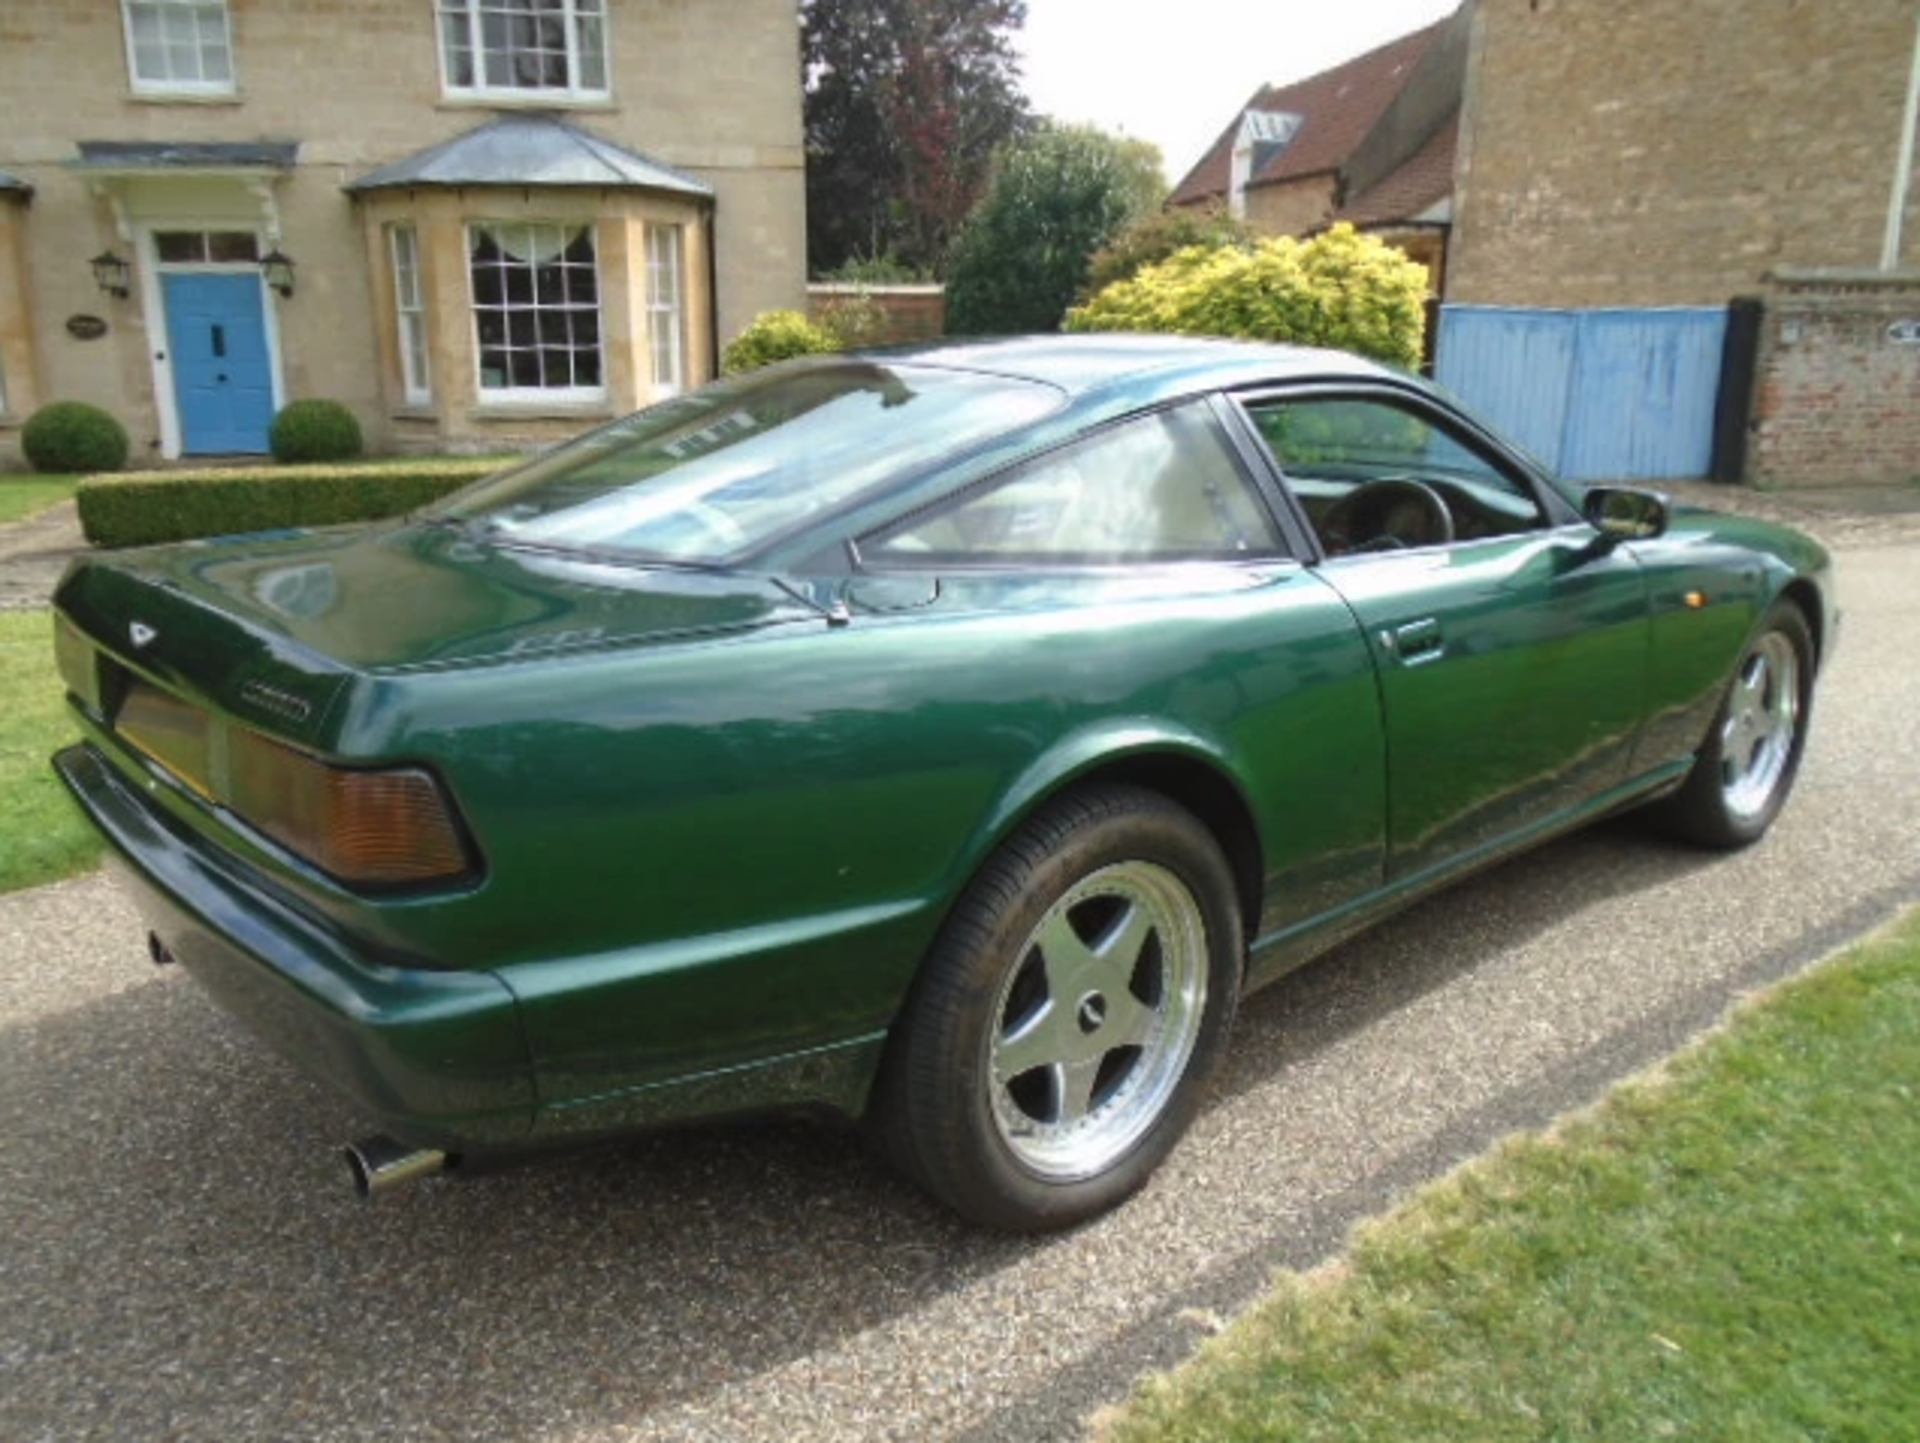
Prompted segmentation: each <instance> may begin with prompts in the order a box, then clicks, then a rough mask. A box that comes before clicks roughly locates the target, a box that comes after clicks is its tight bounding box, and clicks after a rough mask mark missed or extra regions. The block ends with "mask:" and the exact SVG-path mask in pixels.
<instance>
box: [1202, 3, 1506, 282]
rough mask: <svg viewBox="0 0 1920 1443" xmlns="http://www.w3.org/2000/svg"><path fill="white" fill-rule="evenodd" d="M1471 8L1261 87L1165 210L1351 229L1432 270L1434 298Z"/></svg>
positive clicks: (1441, 277) (1260, 224)
mask: <svg viewBox="0 0 1920 1443" xmlns="http://www.w3.org/2000/svg"><path fill="white" fill-rule="evenodd" d="M1470 10H1471V7H1470V6H1463V7H1462V8H1461V9H1460V10H1459V11H1457V12H1456V13H1455V14H1454V15H1452V16H1450V17H1449V18H1447V19H1445V20H1442V21H1440V22H1438V23H1436V24H1433V25H1429V26H1427V27H1426V28H1425V29H1422V30H1417V31H1415V32H1414V33H1413V34H1411V35H1404V36H1402V37H1401V38H1400V39H1398V40H1395V41H1392V42H1390V43H1388V44H1386V45H1382V46H1380V47H1379V48H1377V49H1374V50H1370V51H1368V52H1367V53H1366V54H1364V55H1361V56H1357V57H1356V58H1354V59H1352V60H1349V61H1347V62H1346V63H1344V64H1342V65H1337V66H1335V67H1334V68H1333V69H1331V70H1326V71H1323V72H1321V73H1320V74H1318V75H1311V76H1308V77H1307V78H1306V79H1304V80H1300V81H1296V82H1295V83H1293V84H1291V85H1284V86H1263V87H1262V88H1261V89H1260V90H1258V91H1256V92H1255V93H1254V94H1253V95H1252V96H1251V97H1250V98H1249V99H1248V100H1247V102H1246V103H1245V104H1244V105H1242V106H1241V107H1240V108H1239V110H1238V111H1237V112H1236V113H1235V115H1234V117H1233V120H1232V121H1231V122H1230V123H1229V124H1228V126H1227V128H1226V129H1225V130H1224V131H1222V132H1221V134H1220V136H1219V138H1218V139H1217V140H1216V141H1215V142H1214V143H1213V145H1212V147H1211V148H1209V149H1208V151H1207V153H1206V154H1205V155H1203V156H1202V157H1201V158H1200V160H1199V161H1198V162H1197V163H1196V164H1195V165H1194V167H1193V169H1192V170H1190V171H1188V172H1187V174H1186V175H1185V176H1184V177H1183V178H1182V179H1181V180H1180V182H1179V183H1178V184H1177V185H1176V186H1175V187H1174V188H1173V192H1172V194H1171V196H1170V197H1169V198H1168V204H1169V205H1175V206H1195V207H1204V206H1214V207H1221V208H1224V209H1226V210H1228V211H1229V212H1230V213H1232V214H1233V215H1235V216H1237V217H1240V218H1241V219H1244V220H1245V221H1247V222H1248V223H1249V224H1250V225H1252V226H1253V228H1254V229H1255V230H1257V231H1260V232H1262V233H1263V234H1267V235H1293V236H1309V235H1312V234H1314V233H1315V232H1317V231H1321V230H1324V229H1326V228H1327V227H1328V226H1330V225H1333V224H1334V223H1336V222H1338V221H1349V222H1351V223H1352V224H1353V225H1354V226H1355V227H1357V228H1358V229H1360V230H1364V231H1369V232H1372V233H1374V234H1376V235H1379V236H1380V237H1381V239H1383V240H1385V241H1387V242H1388V243H1390V244H1392V245H1396V246H1398V247H1399V248H1400V249H1401V250H1403V251H1405V252H1406V253H1407V254H1408V255H1410V256H1411V257H1413V259H1415V260H1417V261H1420V262H1421V263H1422V264H1423V265H1425V266H1426V267H1427V269H1428V272H1429V273H1430V275H1431V276H1432V277H1433V288H1434V291H1435V293H1436V294H1439V293H1440V292H1441V291H1442V290H1443V289H1444V287H1445V284H1446V252H1447V237H1448V232H1449V229H1450V225H1451V222H1452V219H1453V201H1452V197H1453V163H1454V147H1455V142H1456V138H1457V136H1458V133H1459V118H1460V104H1461V95H1462V89H1463V82H1464V79H1465V67H1466V58H1467V48H1468V37H1469V27H1470V21H1471V15H1470Z"/></svg>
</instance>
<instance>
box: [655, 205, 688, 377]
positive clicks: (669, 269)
mask: <svg viewBox="0 0 1920 1443" xmlns="http://www.w3.org/2000/svg"><path fill="white" fill-rule="evenodd" d="M684 234H685V231H684V227H681V226H677V225H650V226H648V227H647V348H648V351H649V353H650V355H651V356H652V359H653V394H654V395H655V396H656V397H663V396H677V395H679V394H680V392H681V391H683V390H685V389H686V385H687V364H686V341H685V335H686V300H685V296H684V290H685V287H684V285H683V284H682V280H681V277H682V275H683V274H684V270H683V261H684V257H685V251H686V243H685V240H684Z"/></svg>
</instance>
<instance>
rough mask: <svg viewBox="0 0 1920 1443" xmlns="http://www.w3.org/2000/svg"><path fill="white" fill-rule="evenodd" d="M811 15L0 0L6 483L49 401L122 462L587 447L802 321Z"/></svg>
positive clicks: (434, 4) (346, 1)
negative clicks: (337, 438)
mask: <svg viewBox="0 0 1920 1443" xmlns="http://www.w3.org/2000/svg"><path fill="white" fill-rule="evenodd" d="M798 46H799V35H798V29H797V26H796V23H795V17H794V11H793V6H792V3H791V0H729V3H728V4H726V5H725V6H717V5H690V4H687V3H685V0H313V3H301V4H297V5H296V4H293V3H281V0H116V3H88V4H84V5H80V4H73V3H70V0H7V3H6V5H5V7H4V14H3V15H0V95H5V96H6V97H7V101H8V110H9V114H8V118H7V123H6V125H5V126H4V127H0V464H5V463H6V462H7V461H8V460H9V459H12V458H17V456H18V428H19V426H20V424H21V423H22V422H23V421H24V419H25V418H26V417H27V416H28V415H29V414H30V413H31V412H32V411H33V410H34V409H35V408H36V407H37V406H39V405H41V404H43V403H45V402H47V401H51V400H56V399H59V400H84V401H90V402H93V403H95V404H97V405H100V406H102V407H104V408H105V409H107V410H108V411H110V412H112V413H114V414H115V415H116V416H118V417H119V418H120V419H121V420H122V421H123V422H125V423H126V425H127V427H128V430H129V432H130V433H131V434H132V436H133V439H134V453H135V454H134V461H135V464H140V463H142V462H144V461H151V460H163V459H171V458H174V457H180V456H195V455H209V454H236V453H237V454H246V453H255V452H260V451H263V450H265V448H266V429H267V424H268V422H269V420H270V419H271V417H272V415H273V413H274V411H275V410H277V409H278V407H280V406H281V405H283V404H284V403H286V402H287V401H290V400H294V399H297V398H305V397H326V398H330V399H334V400H338V401H341V402H344V403H345V404H346V405H348V406H349V407H350V408H351V409H352V410H353V411H354V412H355V413H356V414H357V416H358V417H359V419H360V421H361V423H362V426H363V428H364V429H365V431H366V432H367V435H368V438H369V441H370V444H371V445H372V446H373V447H374V448H376V449H381V450H408V449H447V450H468V451H480V450H491V449H498V448H503V447H512V446H519V445H526V444H529V443H534V442H539V441H543V440H547V439H551V438H554V437H557V436H561V435H565V434H569V433H571V432H573V431H576V430H579V429H581V428H583V427H584V426H585V425H587V424H589V423H591V422H594V421H597V420H600V419H604V418H607V417H611V416H614V415H618V414H621V413H623V412H625V411H628V410H631V409H633V408H635V407H637V406H640V405H643V404H646V403H647V402H649V401H652V400H654V399H657V398H660V397H663V396H668V395H672V394H674V393H676V392H677V391H679V390H681V389H683V388H685V387H688V386H692V385H695V384H697V383H699V382H701V381H703V380H705V379H707V378H709V377H710V376H711V375H712V374H714V371H715V369H716V365H717V355H718V350H719V346H720V343H721V342H722V340H723V339H724V338H726V337H729V336H731V335H732V334H734V333H736V332H737V331H739V330H740V329H742V328H743V327H744V326H745V325H746V324H747V322H748V321H749V320H751V318H752V317H753V316H754V315H755V314H757V313H758V312H760V311H763V310H767V309H771V308H774V307H795V306H799V305H801V304H803V303H804V298H805V269H806V255H805V244H806V243H805V187H804V170H803V166H804V154H803V148H802V135H801V118H800V70H799V56H798Z"/></svg>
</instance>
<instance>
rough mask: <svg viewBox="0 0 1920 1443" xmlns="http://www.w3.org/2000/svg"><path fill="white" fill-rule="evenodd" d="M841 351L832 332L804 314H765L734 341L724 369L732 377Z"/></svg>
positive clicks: (724, 363) (727, 351) (795, 312)
mask: <svg viewBox="0 0 1920 1443" xmlns="http://www.w3.org/2000/svg"><path fill="white" fill-rule="evenodd" d="M839 349H840V346H839V343H838V342H837V341H836V340H835V339H834V337H833V334H832V332H830V331H828V330H827V329H826V328H825V327H824V326H817V325H815V324H814V323H813V322H812V321H810V320H808V319H807V318H806V317H805V316H803V315H801V314H800V312H798V311H763V312H761V313H760V314H759V315H757V316H755V317H754V318H753V323H752V324H751V325H749V326H748V327H747V328H746V329H745V330H744V331H742V332H741V333H740V334H739V335H737V336H735V337H734V338H733V342H732V344H731V345H729V346H728V347H727V349H726V353H725V354H724V355H722V356H721V358H720V369H721V370H722V371H723V372H725V373H726V374H727V375H729V376H731V375H733V374H734V373H735V372H738V371H752V370H757V369H758V368H759V367H761V366H770V365H772V364H773V363H774V362H775V361H785V360H790V359H792V358H793V357H794V356H818V355H821V354H823V353H825V352H827V351H837V350H839Z"/></svg>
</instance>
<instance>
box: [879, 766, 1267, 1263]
mask: <svg viewBox="0 0 1920 1443" xmlns="http://www.w3.org/2000/svg"><path fill="white" fill-rule="evenodd" d="M1241 950H1242V948H1241V936H1240V923H1239V909H1238V906H1237V905H1236V902H1235V893H1234V886H1233V878H1232V874H1231V873H1230V871H1229V870H1228V867H1227V864H1226V861H1225V859H1224V858H1223V857H1222V856H1221V853H1220V849H1219V847H1218V846H1216V845H1215V843H1214V841H1213V839H1212V837H1211V836H1210V835H1209V834H1208V832H1207V830H1206V828H1205V827H1203V826H1202V825H1201V824H1200V823H1199V822H1198V821H1197V820H1196V819H1195V818H1194V817H1193V816H1192V815H1191V814H1190V813H1188V812H1186V811H1185V810H1184V809H1182V808H1180V807H1178V806H1176V805H1174V804H1173V803H1172V802H1170V801H1168V800H1167V799H1165V798H1164V797H1162V796H1160V795H1158V794H1157V793H1153V792H1147V791H1141V790H1138V789H1135V788H1131V787H1101V788H1097V789H1091V790H1088V791H1084V792H1080V793H1076V794H1073V795H1071V796H1068V797H1066V798H1064V799H1062V800H1061V801H1059V802H1057V803H1055V804H1053V805H1051V806H1049V807H1048V808H1046V809H1045V810H1044V811H1042V812H1040V813H1039V814H1037V815H1036V816H1035V817H1034V818H1033V819H1032V820H1031V821H1030V822H1028V823H1027V825H1025V826H1024V827H1023V828H1022V829H1021V830H1020V831H1019V832H1018V833H1017V834H1016V835H1015V836H1014V837H1013V838H1012V839H1011V840H1009V841H1008V842H1007V843H1006V844H1005V845H1004V846H1003V847H1001V848H1000V850H999V851H997V852H996V853H995V854H994V855H993V857H991V858H990V859H989V860H988V862H987V863H986V865H985V866H984V867H983V868H982V869H981V871H980V874H979V875H978V876H977V877H976V878H975V879H974V881H973V884H972V885H971V886H970V887H969V888H968V890H967V892H966V894H965V896H964V897H963V898H962V899H961V901H960V903H959V905H958V906H957V908H956V909H955V912H954V915H953V916H952V917H951V918H950V919H949V921H948V923H947V926H946V927H945V929H944V930H943V932H942V934H941V938H940V940H939V942H938V943H937V944H936V946H935V948H934V951H933V953H932V955H931V956H930V957H929V958H928V960H927V964H926V968H925V970H924V972H923V974H922V976H921V977H920V979H919V981H918V983H917V984H916V987H915V990H914V993H913V995H912V997H911V999H910V1001H909V1003H908V1006H907V1009H906V1011H905V1013H904V1015H903V1017H902V1019H901V1021H900V1024H899V1026H898V1027H897V1029H896V1032H895V1036H894V1038H893V1044H892V1051H891V1054H890V1057H889V1062H888V1068H887V1074H886V1076H885V1077H884V1079H883V1083H882V1085H883V1088H884V1095H883V1096H882V1098H881V1099H880V1100H879V1103H878V1113H877V1121H878V1123H879V1126H880V1128H881V1130H882V1134H883V1140H884V1141H885V1143H886V1144H887V1146H888V1149H889V1151H890V1152H891V1153H892V1154H893V1156H894V1157H895V1159H896V1160H897V1161H898V1162H900V1163H901V1165H902V1166H903V1167H904V1168H905V1169H906V1170H907V1171H908V1172H909V1173H910V1174H911V1175H912V1176H913V1177H915V1178H916V1179H917V1180H918V1181H919V1182H920V1183H921V1184H922V1185H923V1186H925V1187H926V1188H927V1189H928V1190H929V1191H930V1192H932V1193H933V1194H934V1195H935V1196H937V1197H939V1198H940V1199H942V1200H943V1201H944V1202H946V1203H947V1204H948V1205H949V1206H951V1207H953V1208H954V1209H955V1210H956V1211H958V1212H959V1213H961V1214H962V1215H964V1216H965V1217H967V1218H970V1219H972V1220H973V1221H975V1222H979V1223H983V1224H986V1225H987V1226H990V1227H998V1228H1006V1229H1010V1230H1014V1231H1022V1232H1028V1231H1038V1230H1041V1229H1045V1228H1054V1227H1063V1226H1066V1225H1068V1224H1071V1223H1074V1222H1077V1221H1079V1220H1081V1219H1083V1218H1086V1217H1089V1216H1091V1215H1093V1214H1095V1213H1098V1212H1101V1211H1103V1210H1105V1209H1107V1208H1109V1207H1112V1206H1113V1205H1114V1204H1115V1203H1117V1202H1119V1201H1120V1200H1121V1199H1123V1198H1125V1197H1127V1196H1128V1195H1129V1194H1131V1193H1132V1192H1133V1191H1134V1190H1135V1189H1137V1188H1138V1187H1140V1185H1141V1184H1142V1183H1144V1182H1145V1181H1146V1180H1147V1178H1148V1176H1149V1175H1150V1174H1151V1173H1152V1172H1153V1170H1154V1168H1155V1167H1156V1166H1157V1165H1158V1164H1159V1163H1160V1161H1161V1160H1162V1159H1163V1158H1164V1157H1165V1156H1166V1155H1167V1153H1168V1152H1169V1151H1170V1150H1171V1149H1172V1147H1173V1145H1174V1143H1175V1142H1176V1141H1177V1140H1178V1138H1179V1136H1180V1134H1181V1133H1182V1132H1183V1131H1184V1130H1185V1129H1186V1126H1187V1124H1188V1122H1189V1121H1191V1119H1192V1116H1193V1113H1194V1109H1195V1108H1196V1106H1197V1105H1198V1100H1199V1094H1200V1091H1201V1089H1202V1087H1203V1085H1204V1083H1205V1080H1206V1078H1207V1076H1208V1075H1209V1073H1210V1072H1211V1071H1212V1069H1213V1067H1214V1064H1215V1063H1216V1061H1217V1060H1218V1057H1219V1054H1220V1050H1221V1047H1222V1044H1223V1042H1224V1039H1225V1037H1226V1033H1227V1029H1228V1026H1229V1024H1230V1022H1231V1019H1232V1015H1233V1011H1234V1005H1235V1001H1236V997H1237V993H1238V989H1239V985H1240V959H1241Z"/></svg>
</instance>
